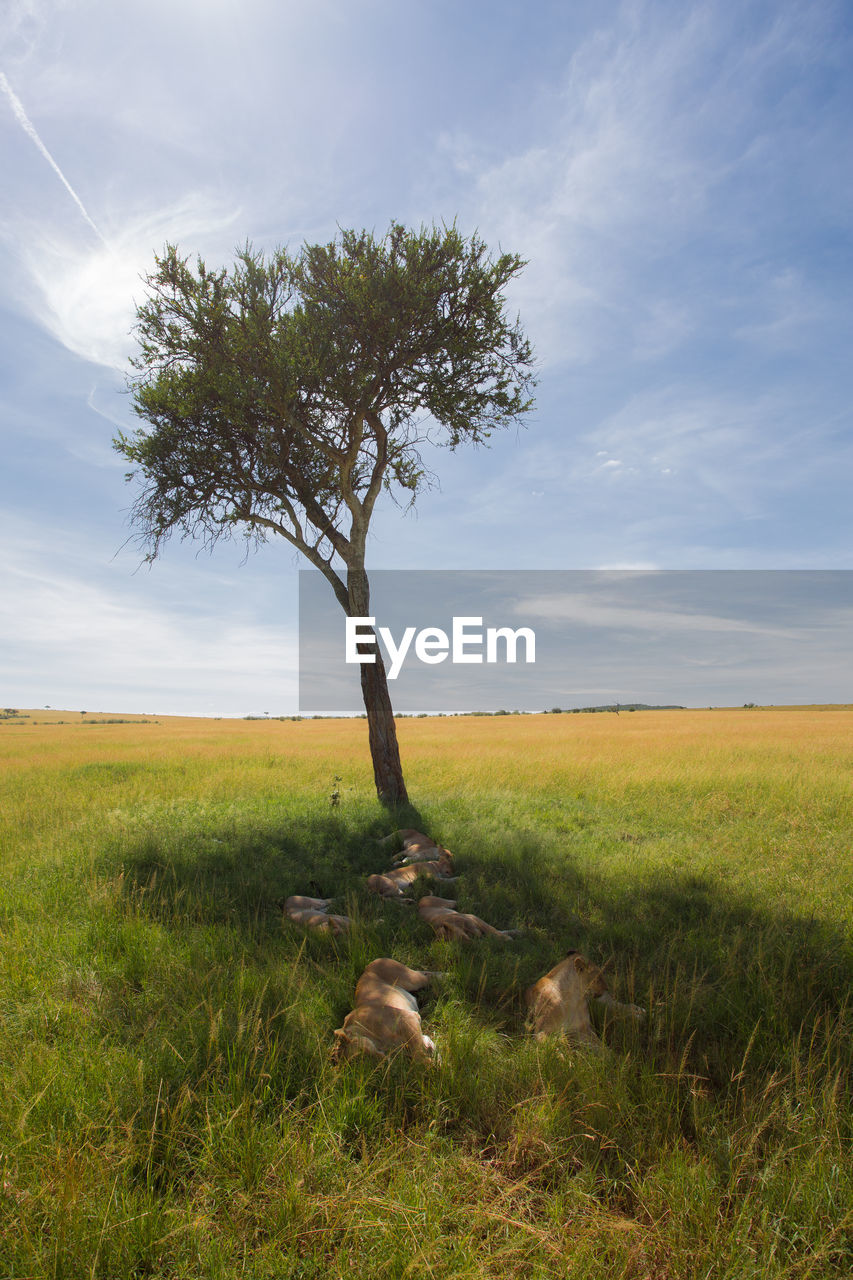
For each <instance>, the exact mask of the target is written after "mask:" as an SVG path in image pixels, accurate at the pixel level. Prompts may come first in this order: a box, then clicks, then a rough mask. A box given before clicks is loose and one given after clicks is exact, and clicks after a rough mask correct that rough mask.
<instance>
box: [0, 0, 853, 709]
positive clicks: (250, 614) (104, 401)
mask: <svg viewBox="0 0 853 1280" xmlns="http://www.w3.org/2000/svg"><path fill="white" fill-rule="evenodd" d="M851 55H853V17H851V12H850V9H849V6H847V5H846V4H844V3H835V2H833V0H813V2H812V3H809V4H808V5H805V4H802V3H801V0H800V2H799V3H794V4H786V3H784V2H783V0H782V2H780V0H774V2H773V3H754V2H752V0H744V2H743V3H738V4H733V3H731V2H727V3H707V2H706V3H702V4H700V5H696V6H694V7H691V6H690V5H689V4H685V3H678V4H674V3H668V2H666V0H651V2H648V3H639V2H638V3H624V4H617V3H613V4H610V3H607V2H606V0H604V2H603V3H597V4H594V5H593V4H584V3H577V4H572V5H566V4H564V3H548V2H543V3H537V4H535V5H533V6H528V7H527V11H526V12H525V11H524V10H523V7H522V6H520V5H515V4H501V3H495V2H494V0H490V3H488V4H486V3H481V0H471V3H468V4H465V5H459V4H451V3H449V2H448V3H445V0H434V2H429V0H426V2H422V3H419V4H414V3H406V0H394V3H391V2H390V0H389V2H386V0H373V2H370V0H364V2H360V0H314V2H313V3H312V4H310V5H309V4H307V3H304V2H303V3H287V2H286V0H240V3H239V4H238V3H236V0H169V2H168V3H167V2H166V0H144V2H143V0H126V3H123V4H122V5H114V4H108V3H106V2H105V0H53V2H51V3H47V2H42V0H11V3H10V4H7V6H6V7H5V9H4V17H3V19H2V20H0V72H2V76H3V79H2V80H0V148H2V173H3V187H2V189H3V198H2V204H0V430H2V456H3V467H2V472H0V485H2V513H0V522H2V537H3V546H4V551H5V554H4V556H3V562H2V566H0V699H2V701H3V703H4V705H21V706H33V705H34V706H43V705H45V704H50V705H52V706H55V707H71V708H83V707H85V708H87V709H89V710H96V709H105V710H127V711H150V712H160V713H163V714H165V713H169V712H176V713H177V712H184V713H199V714H225V715H230V714H234V715H237V714H243V713H256V712H259V711H265V710H269V711H271V712H273V713H275V714H279V713H284V712H288V711H290V710H293V709H295V707H296V699H297V681H296V599H297V568H298V567H299V566H298V563H297V560H296V559H295V556H294V553H292V552H291V550H290V549H289V548H288V547H286V546H285V545H284V544H280V545H273V544H270V545H268V546H267V547H266V548H265V549H264V550H262V551H261V552H260V553H259V554H258V555H254V556H252V557H250V559H249V560H248V561H247V562H246V563H242V561H243V555H242V548H241V547H239V546H232V547H228V546H225V545H220V547H219V548H218V549H217V551H216V552H215V554H214V555H213V556H212V557H210V556H208V555H207V554H206V553H202V554H201V555H197V554H196V548H194V547H192V546H190V545H184V546H181V545H179V544H172V545H170V546H169V547H168V548H167V549H166V552H165V554H164V556H163V558H162V559H161V560H160V561H159V562H158V563H157V564H156V565H155V566H154V567H153V568H152V569H150V570H149V569H140V570H137V564H138V559H139V556H138V553H137V552H135V551H134V550H133V549H132V548H128V547H124V543H125V541H126V539H127V537H128V534H129V532H130V530H129V528H128V526H127V523H126V518H127V516H126V513H127V508H128V506H129V503H130V500H131V497H132V490H131V489H130V488H129V487H128V486H126V485H125V483H124V480H123V474H124V470H125V466H124V464H123V463H122V461H121V459H120V458H119V457H118V456H117V455H115V454H114V453H113V451H112V449H111V447H110V440H111V437H112V435H113V433H114V431H115V429H116V427H124V428H127V427H128V426H132V425H133V420H132V416H131V414H130V410H129V403H128V399H127V396H126V393H125V392H124V373H125V370H126V368H127V359H128V357H129V355H130V354H131V353H132V350H133V341H132V338H131V337H130V336H129V331H130V328H131V325H132V321H133V304H134V300H136V301H139V300H141V297H142V286H141V283H140V279H139V277H140V276H141V274H142V273H144V272H145V271H146V270H147V269H148V268H149V267H150V266H151V264H152V261H153V254H154V252H155V251H157V250H159V249H161V248H162V246H163V243H164V242H165V241H166V240H167V239H170V240H176V241H177V242H178V244H179V245H180V246H181V247H182V249H184V250H185V251H186V252H196V251H200V252H201V253H203V255H204V256H205V257H206V258H207V259H208V260H209V261H212V262H227V261H228V260H229V259H230V257H231V255H232V252H233V249H234V247H235V246H236V245H237V244H241V243H243V242H244V241H245V240H246V239H247V238H248V239H251V240H252V241H253V242H254V243H255V244H256V245H257V246H262V247H272V246H274V245H276V244H278V243H283V244H288V245H289V246H290V247H291V248H295V247H297V246H298V245H299V244H300V243H301V242H302V241H303V240H306V239H307V240H309V241H318V240H321V241H322V240H326V239H329V238H331V236H332V235H333V234H334V232H335V228H336V224H339V225H341V226H356V227H361V226H367V227H371V228H374V229H375V230H376V231H380V232H381V231H382V230H384V228H385V227H386V226H387V224H388V223H389V221H390V220H391V219H392V218H393V219H398V220H400V221H403V222H406V223H410V224H418V223H421V222H430V221H433V220H440V219H446V220H451V219H453V218H456V219H457V220H458V224H459V226H460V227H461V228H462V230H464V231H466V232H468V231H473V230H474V229H478V230H479V232H480V234H481V235H482V236H483V237H484V239H486V241H487V242H488V243H490V244H492V245H494V246H495V247H497V246H498V245H499V244H500V245H501V246H502V247H503V248H505V249H508V250H511V251H514V252H519V253H521V254H523V255H524V256H525V257H526V258H528V259H529V265H528V266H527V268H526V270H525V272H524V273H523V275H522V276H521V277H520V278H519V279H518V280H517V281H516V282H515V284H514V285H513V289H512V294H511V305H512V307H513V309H516V310H518V311H519V312H520V313H521V317H522V320H523V322H524V325H525V327H526V330H527V332H528V333H529V335H530V337H531V339H532V341H533V343H534V346H535V348H536V351H537V354H538V357H539V361H540V370H539V372H540V383H539V387H538V392H537V409H536V412H535V413H534V414H533V415H531V418H530V421H529V425H528V428H527V429H526V430H524V431H521V432H518V433H515V432H512V433H507V434H505V435H504V436H502V437H501V438H499V439H497V440H495V442H494V444H493V445H492V447H491V448H490V449H489V450H481V451H477V452H464V451H460V452H457V453H456V454H450V453H445V452H441V451H436V452H435V453H434V455H432V456H431V457H430V459H429V461H430V464H431V466H432V468H433V470H434V471H435V473H436V474H437V476H438V478H439V480H440V488H438V489H435V490H433V491H432V492H429V493H425V494H424V495H423V497H422V499H421V500H420V501H419V504H418V508H417V511H416V513H411V514H408V515H403V514H401V513H400V511H398V510H397V509H396V508H395V507H394V506H393V505H391V504H388V505H387V506H386V507H385V508H384V509H382V510H380V511H379V512H378V513H377V517H376V519H375V523H374V533H373V537H372V541H371V545H370V551H369V555H370V561H371V563H372V564H373V566H375V567H376V568H384V569H405V568H422V569H423V568H439V569H460V568H482V569H486V568H488V569H558V568H559V569H595V568H608V567H620V568H624V567H636V568H668V569H850V568H853V546H851V537H850V534H851V502H850V499H849V490H850V471H851V460H853V433H851V410H850V404H851V394H850V393H851V381H853V372H851V371H853V361H851V359H850V346H851V342H850V339H851V324H850V314H851V311H850V297H851V284H853V255H851V213H853V207H851V206H853V165H851V163H850V155H851V146H850V142H851V120H853V77H851V75H850V67H851V64H853V56H851Z"/></svg>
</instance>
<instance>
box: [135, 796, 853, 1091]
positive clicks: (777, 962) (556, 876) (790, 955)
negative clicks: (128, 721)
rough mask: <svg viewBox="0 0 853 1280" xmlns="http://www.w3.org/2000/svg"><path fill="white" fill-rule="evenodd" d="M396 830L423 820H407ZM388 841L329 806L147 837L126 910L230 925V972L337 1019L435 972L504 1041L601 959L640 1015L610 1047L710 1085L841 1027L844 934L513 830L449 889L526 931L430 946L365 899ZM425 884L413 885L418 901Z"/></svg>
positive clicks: (403, 920) (682, 878) (475, 858)
mask: <svg viewBox="0 0 853 1280" xmlns="http://www.w3.org/2000/svg"><path fill="white" fill-rule="evenodd" d="M396 820H397V822H398V823H399V824H400V825H408V824H411V825H414V826H418V827H421V828H423V827H424V826H425V825H426V823H425V821H424V819H423V817H422V815H421V814H419V813H418V812H417V811H416V810H414V809H409V810H408V811H407V812H406V813H404V814H398V815H397V817H396ZM427 829H428V828H427ZM386 833H387V825H386V823H385V822H383V820H382V818H380V817H378V816H377V818H376V819H375V820H372V821H368V822H366V823H358V822H353V820H352V819H351V818H349V819H347V818H345V817H344V816H342V815H340V814H338V813H337V812H334V811H332V812H329V813H323V814H317V813H313V814H312V813H307V814H304V815H303V816H302V817H301V818H297V819H294V820H292V821H291V822H289V823H288V825H287V826H284V825H282V826H276V824H275V823H274V822H271V823H268V824H267V825H263V824H256V825H255V826H254V827H253V828H252V830H251V831H248V832H246V831H242V832H238V833H234V832H233V831H228V830H226V829H224V828H223V829H222V830H221V831H219V832H217V830H216V828H215V826H214V827H212V828H211V827H210V826H208V827H207V828H206V830H205V832H204V834H203V835H198V836H197V838H196V839H195V841H193V840H191V839H189V838H188V837H187V836H186V834H185V835H184V836H183V837H182V838H181V839H180V840H178V841H173V842H171V843H170V841H169V840H165V841H163V842H160V843H158V842H157V841H155V840H153V839H152V838H151V836H147V837H144V838H141V839H140V840H139V841H138V842H137V843H136V845H135V846H133V845H132V846H131V847H130V849H129V850H128V849H125V851H124V856H123V859H122V869H123V881H122V886H123V887H122V896H123V901H124V902H125V904H126V905H128V906H131V907H132V909H133V910H134V911H135V912H137V913H138V914H139V915H140V916H142V917H143V918H147V919H150V920H152V921H156V922H157V923H158V924H159V925H161V926H163V927H165V928H166V929H167V930H169V931H170V932H176V933H177V934H178V935H180V934H182V933H183V934H184V935H185V936H186V937H187V938H189V936H190V934H191V932H192V930H194V929H195V930H197V929H203V930H207V931H210V930H213V931H214V933H215V932H216V931H217V930H220V931H225V934H224V935H223V939H222V940H221V941H222V945H223V946H224V947H225V954H227V951H228V948H229V947H230V948H231V950H232V952H233V955H234V957H235V962H238V963H239V964H241V965H244V966H245V965H247V964H249V965H253V966H255V967H257V968H259V969H260V970H263V971H265V972H266V973H267V974H268V976H270V975H272V974H273V972H274V970H275V969H276V967H278V968H280V969H282V970H283V969H286V968H287V967H288V966H293V965H296V966H302V968H303V969H304V970H305V973H306V974H310V975H311V979H312V983H313V984H314V985H315V986H316V987H317V989H318V990H319V989H321V988H325V990H326V992H327V994H328V1000H329V1001H330V1009H329V1012H330V1014H331V1015H332V1016H333V1017H334V1018H339V1017H341V1016H343V1014H344V1013H345V1012H346V1010H347V1008H348V1007H349V1000H350V997H351V992H352V987H353V985H354V982H355V980H356V978H357V976H358V973H359V972H360V971H361V968H363V966H364V964H366V963H367V962H368V961H369V960H370V959H372V958H374V957H375V956H378V955H394V956H396V957H397V958H399V959H403V960H405V961H406V963H408V964H411V965H413V966H416V967H417V966H420V967H425V968H442V969H445V968H447V969H449V970H450V974H451V977H450V988H449V989H450V990H451V991H452V992H453V993H454V995H455V997H456V998H458V999H460V1000H462V1001H464V1002H466V1003H467V1004H468V1005H470V1006H472V1007H473V1008H474V1009H475V1011H476V1014H477V1016H478V1017H479V1018H481V1019H482V1020H483V1022H484V1023H485V1024H486V1025H488V1026H489V1027H491V1028H493V1029H495V1030H497V1031H500V1032H502V1033H505V1034H508V1035H510V1036H513V1037H514V1036H519V1035H523V1034H524V1020H525V1015H526V1009H525V1005H524V1000H523V992H524V990H525V989H526V987H527V986H528V985H529V984H530V983H532V982H534V981H535V980H536V979H537V978H538V977H539V976H541V975H542V973H544V972H546V971H547V970H548V969H550V968H551V967H552V966H553V965H554V964H555V963H557V962H558V961H559V960H560V959H561V958H562V956H563V955H565V953H566V951H568V950H570V949H578V950H580V951H582V952H583V953H584V954H586V955H587V956H588V957H589V958H590V959H591V960H593V961H595V962H596V963H598V964H601V965H604V967H605V971H606V973H607V974H608V976H609V979H610V982H611V986H612V989H613V991H614V994H615V995H616V996H617V998H619V999H622V1000H626V1001H631V1002H636V1003H639V1004H640V1005H641V1006H643V1007H645V1008H646V1009H647V1011H648V1012H649V1013H650V1015H651V1016H650V1018H649V1020H648V1023H647V1025H646V1027H645V1028H644V1029H640V1030H638V1029H637V1028H636V1026H635V1025H634V1024H633V1023H627V1024H619V1023H617V1022H614V1023H613V1025H612V1027H611V1028H610V1029H609V1032H608V1034H609V1036H610V1038H611V1039H612V1040H613V1041H614V1043H617V1044H618V1043H620V1042H625V1043H628V1042H630V1043H635V1042H636V1041H637V1040H638V1039H639V1041H640V1044H643V1043H645V1044H646V1046H647V1048H650V1049H651V1048H654V1050H655V1053H656V1054H657V1055H658V1056H660V1055H661V1054H663V1055H666V1054H670V1055H672V1056H675V1057H678V1058H679V1059H680V1060H682V1061H683V1064H684V1065H685V1069H686V1068H687V1067H688V1066H689V1067H690V1068H691V1069H695V1070H696V1071H699V1072H701V1073H702V1074H703V1075H704V1076H705V1077H706V1078H708V1079H711V1080H712V1081H713V1082H714V1083H715V1084H716V1085H722V1083H723V1082H724V1081H726V1080H728V1079H730V1078H731V1076H732V1070H733V1064H736V1065H737V1064H740V1063H741V1062H742V1061H743V1060H744V1057H745V1055H746V1054H747V1051H749V1053H750V1055H751V1057H752V1061H753V1062H754V1063H765V1064H766V1063H767V1062H769V1061H771V1060H772V1059H773V1056H774V1055H777V1056H778V1054H779V1052H780V1051H781V1048H782V1046H788V1047H789V1046H790V1045H791V1044H793V1043H794V1041H795V1040H797V1038H798V1037H799V1038H800V1039H801V1038H802V1036H803V1034H804V1028H805V1029H806V1032H807V1031H808V1028H810V1027H814V1025H815V1024H816V1023H819V1022H821V1021H822V1022H823V1023H824V1024H826V1025H828V1024H829V1023H832V1022H835V1023H837V1022H838V1021H839V1019H843V1018H844V1017H845V1016H847V1013H846V1010H847V1005H846V1001H847V998H848V993H849V991H850V987H851V981H853V955H851V947H850V943H849V940H848V939H847V938H845V936H844V935H843V934H842V933H841V932H840V931H839V930H834V929H833V928H832V927H831V926H829V925H827V924H825V923H818V922H816V921H814V920H813V919H806V918H800V917H797V916H794V915H791V914H790V913H785V912H783V911H781V910H780V911H774V910H773V908H772V905H763V904H762V905H758V904H757V903H756V902H755V901H748V900H747V899H745V898H743V897H740V896H738V895H737V893H736V892H734V891H733V890H732V888H731V887H730V886H728V885H726V886H724V885H723V884H722V883H720V884H716V883H714V882H713V880H712V879H711V878H710V877H708V876H697V875H693V874H679V873H675V872H668V873H667V874H666V875H663V874H656V875H649V874H643V872H642V870H641V868H640V869H638V872H637V875H636V877H634V878H633V879H632V880H631V881H630V882H628V881H627V880H626V881H625V882H624V883H620V884H619V886H616V885H615V884H614V881H613V880H612V879H605V878H604V877H597V876H596V875H594V874H590V873H589V872H588V871H587V872H586V873H584V874H583V875H581V873H580V872H579V870H578V868H577V867H576V866H575V865H574V864H573V863H572V862H571V861H570V860H569V859H568V858H567V857H566V856H565V855H564V854H561V856H560V860H559V863H557V864H555V862H554V860H553V854H551V855H549V854H548V853H547V852H546V851H545V849H544V847H543V846H542V845H540V844H539V842H538V841H537V839H536V837H535V835H531V834H530V833H526V834H524V835H519V836H517V837H513V836H512V835H510V836H509V837H508V838H507V841H506V843H505V845H504V847H503V849H502V850H501V851H500V852H495V851H494V850H489V851H487V852H484V851H479V850H477V849H476V848H472V849H471V851H470V853H467V854H465V855H463V856H462V857H460V858H458V862H459V867H458V871H459V874H460V880H459V882H458V883H457V884H456V885H455V886H454V887H453V889H452V890H449V889H448V890H445V891H444V893H445V894H446V895H447V896H449V895H450V894H451V893H452V895H453V896H454V897H456V898H457V899H458V901H459V906H460V909H461V910H472V911H474V912H476V913H477V914H479V915H482V916H483V918H485V919H486V920H488V921H490V922H491V923H494V924H495V925H497V926H499V927H507V926H512V925H516V926H517V925H520V926H521V927H522V933H521V936H520V937H519V938H517V939H515V940H513V941H511V942H507V943H501V942H498V941H493V940H483V941H480V942H475V943H470V944H459V943H453V944H448V943H438V942H436V941H435V939H434V938H433V936H432V934H431V931H430V930H429V928H428V926H426V925H425V924H424V923H423V922H422V921H421V920H420V919H419V917H418V915H417V912H416V911H415V909H414V907H412V906H405V905H402V904H398V903H394V902H390V903H388V902H383V901H381V900H379V899H377V898H376V897H374V896H373V895H370V894H369V893H368V892H367V890H366V884H365V882H366V877H367V876H368V875H369V874H371V873H372V872H374V871H381V870H384V869H386V868H387V867H388V866H389V865H390V862H391V857H392V853H393V850H392V849H389V848H385V847H383V846H381V845H380V844H378V843H377V840H378V838H379V837H380V836H383V835H385V834H386ZM430 891H431V886H428V885H427V884H426V882H423V884H422V885H419V886H416V887H415V890H414V894H413V896H414V897H415V898H417V897H418V896H419V895H420V892H430ZM291 893H306V894H310V895H312V896H313V895H316V896H323V897H333V898H335V900H336V901H335V907H334V909H335V910H337V911H340V912H346V913H348V914H351V915H352V917H353V921H354V928H353V934H352V936H351V937H350V938H343V939H331V938H328V937H326V936H322V935H316V934H314V933H311V932H310V931H309V932H308V933H307V934H306V933H305V932H304V931H303V930H301V929H300V928H298V927H293V926H289V925H288V924H287V923H286V922H284V923H283V921H282V913H281V906H280V904H281V902H282V901H283V899H284V898H286V897H287V896H288V895H289V894H291ZM226 937H227V942H226V941H225V938H226ZM215 949H216V948H214V950H215ZM598 1021H599V1022H600V1019H598ZM334 1025H338V1023H337V1022H330V1024H329V1030H330V1031H331V1027H332V1026H334Z"/></svg>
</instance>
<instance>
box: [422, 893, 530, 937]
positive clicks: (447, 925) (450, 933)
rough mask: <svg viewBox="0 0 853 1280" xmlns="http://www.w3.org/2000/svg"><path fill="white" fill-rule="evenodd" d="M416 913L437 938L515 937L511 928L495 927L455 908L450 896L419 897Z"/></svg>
mask: <svg viewBox="0 0 853 1280" xmlns="http://www.w3.org/2000/svg"><path fill="white" fill-rule="evenodd" d="M418 914H419V915H420V916H421V918H422V919H423V920H426V922H427V924H429V925H431V926H432V928H433V930H434V932H435V934H436V937H438V938H460V939H461V940H462V941H467V940H468V939H469V938H483V937H486V936H488V937H490V938H502V939H504V940H506V939H507V938H512V937H515V931H514V930H512V929H495V928H494V926H493V925H490V924H486V921H485V920H481V919H480V917H479V916H472V915H468V914H467V913H465V912H462V911H457V910H456V902H455V901H454V900H453V899H452V898H435V897H431V896H428V897H425V898H421V900H420V902H419V903H418Z"/></svg>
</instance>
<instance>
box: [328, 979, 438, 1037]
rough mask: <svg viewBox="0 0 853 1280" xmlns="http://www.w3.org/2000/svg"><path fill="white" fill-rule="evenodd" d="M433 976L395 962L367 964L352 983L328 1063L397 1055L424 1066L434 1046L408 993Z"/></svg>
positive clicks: (426, 982)
mask: <svg viewBox="0 0 853 1280" xmlns="http://www.w3.org/2000/svg"><path fill="white" fill-rule="evenodd" d="M438 976H439V975H438V974H436V973H431V972H429V971H427V970H421V969H409V968H407V967H406V965H404V964H401V963H400V962H399V960H389V959H385V958H382V959H379V960H372V961H371V963H370V964H369V965H368V966H367V968H366V969H365V970H364V972H363V973H362V975H361V977H360V978H359V980H358V982H357V983H356V987H355V1008H354V1009H353V1010H352V1012H351V1013H348V1014H347V1016H346V1017H345V1018H344V1025H343V1026H342V1027H338V1028H337V1030H336V1031H335V1032H334V1035H335V1037H336V1040H337V1043H336V1044H335V1047H334V1049H333V1051H332V1058H333V1061H335V1062H340V1061H341V1060H342V1059H346V1058H353V1057H355V1056H356V1055H357V1054H359V1053H366V1054H367V1055H368V1056H369V1057H371V1058H385V1057H387V1056H388V1054H389V1053H394V1052H395V1051H398V1050H399V1051H405V1052H406V1053H408V1054H410V1055H411V1056H412V1057H413V1058H421V1059H424V1060H425V1061H429V1060H430V1059H431V1058H432V1057H433V1056H434V1055H435V1045H434V1043H433V1041H432V1040H431V1039H430V1037H429V1036H425V1035H424V1034H423V1031H422V1030H421V1015H420V1014H419V1013H418V1004H417V1001H416V999H415V997H414V996H413V995H412V992H413V991H420V990H421V988H422V987H425V986H427V984H428V983H429V981H430V979H431V978H435V977H438Z"/></svg>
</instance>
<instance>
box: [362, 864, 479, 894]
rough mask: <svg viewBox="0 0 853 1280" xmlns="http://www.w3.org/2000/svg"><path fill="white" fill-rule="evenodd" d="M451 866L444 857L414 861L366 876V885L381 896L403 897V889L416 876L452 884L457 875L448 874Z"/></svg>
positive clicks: (411, 882)
mask: <svg viewBox="0 0 853 1280" xmlns="http://www.w3.org/2000/svg"><path fill="white" fill-rule="evenodd" d="M452 870H453V867H452V865H451V863H450V862H448V860H447V859H446V858H444V857H442V858H439V859H438V861H437V862H436V861H429V862H415V863H412V865H411V866H408V867H395V868H394V869H393V870H391V871H386V872H385V873H384V874H376V875H372V876H368V877H367V887H368V889H369V890H370V892H371V893H378V894H380V895H381V896H382V897H383V898H403V897H405V890H406V889H407V888H408V887H409V885H411V884H414V882H415V881H416V880H417V878H418V876H427V877H428V878H429V879H431V880H440V881H441V882H442V884H454V883H455V881H456V879H457V877H456V876H449V875H448V874H447V873H448V871H452Z"/></svg>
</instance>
